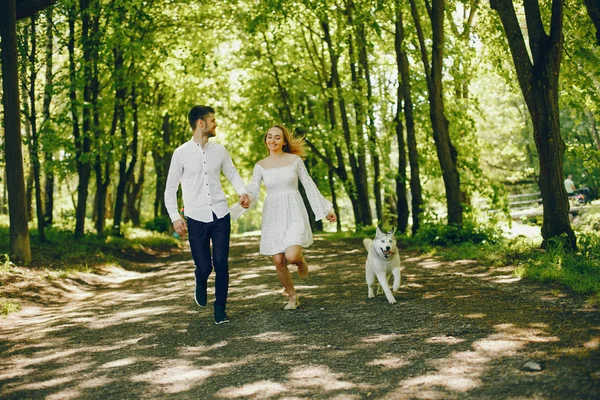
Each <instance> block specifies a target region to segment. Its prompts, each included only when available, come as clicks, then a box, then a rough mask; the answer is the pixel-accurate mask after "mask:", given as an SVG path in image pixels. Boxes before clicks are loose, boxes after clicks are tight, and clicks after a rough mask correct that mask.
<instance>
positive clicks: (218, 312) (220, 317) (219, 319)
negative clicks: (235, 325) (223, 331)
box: [215, 307, 229, 325]
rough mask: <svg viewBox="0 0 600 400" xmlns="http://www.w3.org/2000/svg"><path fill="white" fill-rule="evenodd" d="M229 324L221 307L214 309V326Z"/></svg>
mask: <svg viewBox="0 0 600 400" xmlns="http://www.w3.org/2000/svg"><path fill="white" fill-rule="evenodd" d="M226 322H229V317H228V316H227V314H226V313H225V310H224V309H222V308H221V307H215V325H221V324H224V323H226Z"/></svg>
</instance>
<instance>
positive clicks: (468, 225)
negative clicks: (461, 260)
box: [417, 221, 501, 246]
mask: <svg viewBox="0 0 600 400" xmlns="http://www.w3.org/2000/svg"><path fill="white" fill-rule="evenodd" d="M500 237H501V232H500V230H499V229H498V228H496V227H493V226H484V225H477V224H476V223H474V222H472V221H465V222H464V223H463V226H462V227H459V226H455V225H448V224H446V223H443V222H441V221H433V222H425V223H424V224H423V225H421V227H420V229H419V232H418V233H417V240H418V241H421V242H425V243H429V244H434V245H439V246H452V245H457V244H460V243H473V244H479V243H497V242H498V240H499V239H500Z"/></svg>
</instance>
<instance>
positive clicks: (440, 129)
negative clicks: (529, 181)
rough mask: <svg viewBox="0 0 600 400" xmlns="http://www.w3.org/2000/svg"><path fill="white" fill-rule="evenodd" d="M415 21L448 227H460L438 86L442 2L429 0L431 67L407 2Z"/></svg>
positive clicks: (453, 158)
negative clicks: (444, 196) (442, 184)
mask: <svg viewBox="0 0 600 400" xmlns="http://www.w3.org/2000/svg"><path fill="white" fill-rule="evenodd" d="M410 5H411V10H412V14H413V18H414V21H415V27H416V30H417V35H418V37H419V44H420V47H421V58H422V60H423V65H424V67H425V75H426V78H427V89H428V92H429V93H428V96H429V116H430V119H431V127H432V130H433V140H434V142H435V148H436V152H437V156H438V159H439V162H440V167H441V169H442V176H443V179H444V187H445V189H446V206H447V208H448V224H450V225H456V226H462V222H463V210H462V205H461V194H460V176H459V174H458V168H457V158H458V152H457V151H456V148H455V147H454V145H453V144H452V141H451V140H450V132H449V126H448V125H449V124H448V119H447V118H446V116H445V114H444V93H443V85H442V72H443V71H442V69H443V62H444V7H445V3H444V0H433V2H432V7H431V12H430V18H431V28H432V33H433V35H432V51H431V66H430V65H429V61H428V57H427V49H426V47H425V38H424V35H423V30H422V29H421V22H420V18H419V14H418V10H417V5H416V3H415V0H410Z"/></svg>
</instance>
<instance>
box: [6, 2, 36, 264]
mask: <svg viewBox="0 0 600 400" xmlns="http://www.w3.org/2000/svg"><path fill="white" fill-rule="evenodd" d="M0 5H1V6H2V7H1V8H2V12H1V13H0V36H1V39H0V40H2V89H3V91H2V104H3V106H4V137H5V139H4V143H5V151H4V152H5V154H4V156H5V160H6V171H7V172H6V183H7V186H8V207H9V214H10V216H9V218H10V233H9V235H10V251H11V253H12V254H14V255H15V257H17V258H19V259H20V260H23V261H24V262H29V261H31V246H30V242H29V228H28V227H27V207H26V203H25V180H24V173H23V150H22V146H21V121H20V99H19V72H18V58H17V6H16V3H15V0H2V1H1V2H0Z"/></svg>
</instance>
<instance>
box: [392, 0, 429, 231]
mask: <svg viewBox="0 0 600 400" xmlns="http://www.w3.org/2000/svg"><path fill="white" fill-rule="evenodd" d="M395 49H396V62H397V64H398V75H399V79H398V83H399V85H400V88H399V92H400V91H401V93H402V94H401V95H400V93H399V94H398V108H400V103H401V102H402V104H403V105H404V107H403V110H404V118H405V121H406V144H407V146H408V160H409V164H410V193H411V208H412V210H411V211H412V234H413V235H414V234H416V233H417V231H418V230H419V227H420V225H421V223H420V221H421V210H422V204H423V196H422V188H421V178H420V175H419V151H418V149H417V139H416V133H415V119H414V115H413V102H412V93H411V92H412V89H411V85H410V70H409V64H408V56H407V54H406V50H405V46H404V21H403V15H402V5H401V4H400V2H398V1H397V2H396V37H395ZM397 120H400V116H399V115H398V116H397ZM398 143H400V142H398ZM404 163H405V165H406V161H404ZM405 168H406V166H405V167H404V169H401V173H402V175H401V176H404V179H406V169H405ZM402 189H404V191H406V185H404V186H403V187H402ZM404 198H405V199H406V194H405V195H404ZM398 201H399V202H400V194H398ZM405 201H406V200H405ZM401 207H402V208H401ZM403 208H404V205H402V206H401V205H400V204H399V205H398V220H399V221H398V225H399V228H400V222H401V221H400V218H401V215H402V210H403ZM406 213H407V218H408V210H406ZM405 230H406V228H405Z"/></svg>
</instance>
